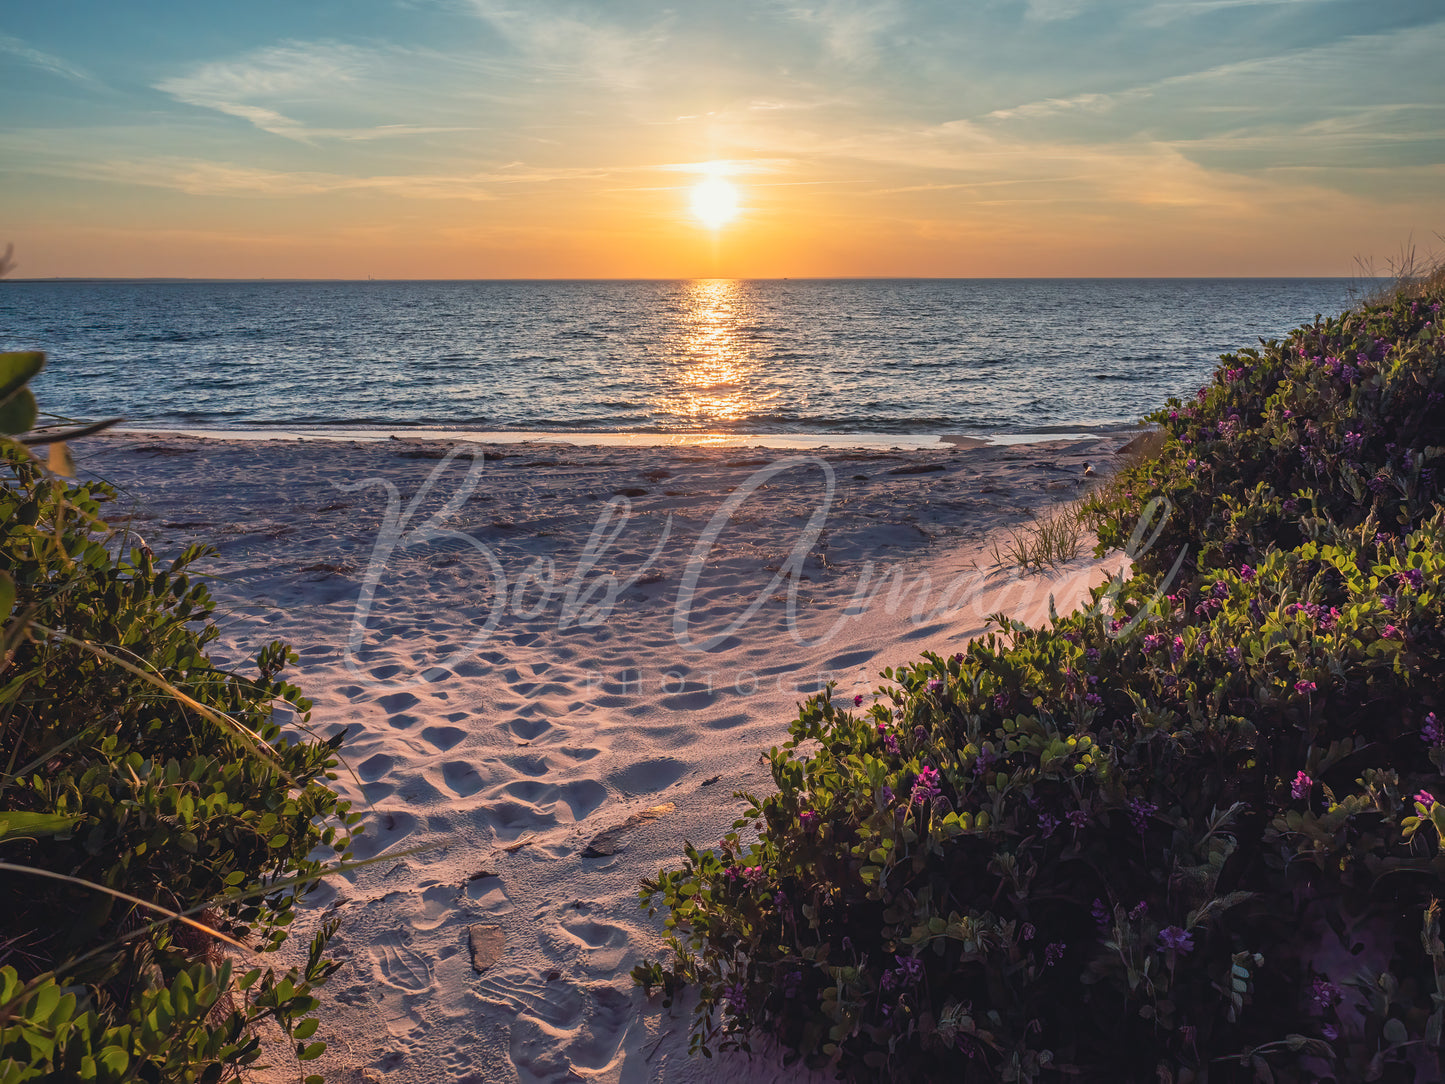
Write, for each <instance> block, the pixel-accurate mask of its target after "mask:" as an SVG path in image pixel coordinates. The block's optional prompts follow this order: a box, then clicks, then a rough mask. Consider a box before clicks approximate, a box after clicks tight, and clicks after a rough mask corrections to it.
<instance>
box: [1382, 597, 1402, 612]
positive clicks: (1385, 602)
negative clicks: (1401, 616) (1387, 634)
mask: <svg viewBox="0 0 1445 1084" xmlns="http://www.w3.org/2000/svg"><path fill="white" fill-rule="evenodd" d="M1380 605H1381V606H1383V607H1385V609H1387V610H1393V609H1394V608H1395V607H1396V606H1397V605H1398V603H1397V602H1396V601H1395V596H1394V595H1381V596H1380Z"/></svg>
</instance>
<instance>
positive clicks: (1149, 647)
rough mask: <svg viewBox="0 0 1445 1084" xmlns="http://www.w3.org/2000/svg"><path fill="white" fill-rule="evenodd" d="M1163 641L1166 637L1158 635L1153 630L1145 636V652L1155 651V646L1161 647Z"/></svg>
mask: <svg viewBox="0 0 1445 1084" xmlns="http://www.w3.org/2000/svg"><path fill="white" fill-rule="evenodd" d="M1163 643H1164V637H1162V636H1160V635H1158V634H1157V633H1153V632H1151V633H1150V634H1149V635H1148V636H1146V637H1144V650H1145V652H1150V651H1153V650H1154V649H1155V648H1157V647H1159V646H1160V645H1162V644H1163Z"/></svg>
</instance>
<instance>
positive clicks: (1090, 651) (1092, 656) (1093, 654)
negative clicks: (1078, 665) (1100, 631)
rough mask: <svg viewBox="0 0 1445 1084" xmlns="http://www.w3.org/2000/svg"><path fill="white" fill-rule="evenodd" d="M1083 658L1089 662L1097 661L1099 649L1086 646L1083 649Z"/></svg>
mask: <svg viewBox="0 0 1445 1084" xmlns="http://www.w3.org/2000/svg"><path fill="white" fill-rule="evenodd" d="M1084 658H1086V659H1088V660H1089V661H1090V662H1098V661H1099V649H1098V648H1097V647H1086V648H1085V649H1084Z"/></svg>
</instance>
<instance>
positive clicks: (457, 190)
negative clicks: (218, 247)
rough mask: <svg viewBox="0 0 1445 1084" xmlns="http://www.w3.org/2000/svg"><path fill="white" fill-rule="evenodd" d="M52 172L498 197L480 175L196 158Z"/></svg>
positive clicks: (199, 189) (174, 183)
mask: <svg viewBox="0 0 1445 1084" xmlns="http://www.w3.org/2000/svg"><path fill="white" fill-rule="evenodd" d="M46 172H50V173H54V174H59V175H64V176H71V177H80V178H84V179H88V180H105V181H112V182H119V183H122V184H137V185H144V186H147V187H151V188H168V189H171V190H173V191H177V192H184V193H185V194H186V195H190V196H229V197H241V198H263V199H274V198H283V197H296V196H316V195H324V194H330V193H338V192H375V193H380V194H384V195H392V196H402V197H406V198H410V199H461V200H474V201H478V200H493V199H496V198H497V197H496V196H495V195H493V194H492V193H491V192H489V191H488V190H487V189H486V188H485V187H484V185H485V183H486V180H485V178H483V177H479V176H444V175H401V176H370V177H353V176H347V175H345V174H341V173H328V172H324V171H314V170H295V171H287V170H270V169H260V168H257V167H254V166H245V165H237V164H234V163H230V162H211V161H204V160H201V159H193V158H150V159H145V160H139V161H127V160H122V159H116V160H110V161H103V162H93V163H71V164H67V165H59V166H55V167H51V168H50V169H48V170H46Z"/></svg>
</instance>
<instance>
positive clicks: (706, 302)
mask: <svg viewBox="0 0 1445 1084" xmlns="http://www.w3.org/2000/svg"><path fill="white" fill-rule="evenodd" d="M686 291H687V292H686V295H685V298H684V300H683V304H682V312H681V313H680V315H679V325H680V326H679V327H678V329H677V332H676V334H675V336H674V337H673V340H672V343H671V346H672V348H673V349H672V356H673V359H674V360H673V366H674V368H675V373H674V376H673V384H674V389H675V390H673V391H672V392H670V393H668V394H664V395H663V396H662V397H661V398H660V400H659V401H658V404H657V405H658V407H659V408H661V409H662V410H664V411H667V412H669V413H671V414H673V415H675V416H681V417H685V418H689V419H692V420H693V421H694V423H695V424H697V425H698V426H699V427H706V426H707V425H709V424H726V423H728V422H732V421H736V420H737V419H739V418H742V417H746V416H749V415H755V414H757V413H759V412H760V409H761V408H762V407H763V406H764V402H765V399H766V398H770V397H767V396H765V397H760V396H759V395H758V387H757V386H758V385H759V384H760V383H762V380H761V377H762V376H763V374H762V371H761V367H762V364H763V363H762V362H761V360H760V359H759V358H758V357H757V356H756V354H755V352H754V350H753V349H752V344H751V343H750V342H749V341H748V338H747V336H746V335H745V334H744V333H743V328H744V327H745V326H747V325H748V323H749V321H748V309H749V301H748V297H747V291H746V287H745V284H743V283H741V282H737V281H735V280H732V279H699V280H695V281H693V282H690V283H688V284H687V286H686Z"/></svg>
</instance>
